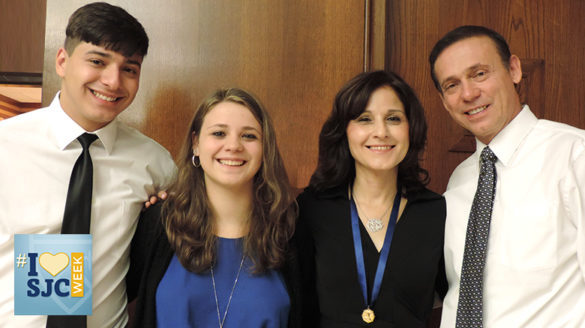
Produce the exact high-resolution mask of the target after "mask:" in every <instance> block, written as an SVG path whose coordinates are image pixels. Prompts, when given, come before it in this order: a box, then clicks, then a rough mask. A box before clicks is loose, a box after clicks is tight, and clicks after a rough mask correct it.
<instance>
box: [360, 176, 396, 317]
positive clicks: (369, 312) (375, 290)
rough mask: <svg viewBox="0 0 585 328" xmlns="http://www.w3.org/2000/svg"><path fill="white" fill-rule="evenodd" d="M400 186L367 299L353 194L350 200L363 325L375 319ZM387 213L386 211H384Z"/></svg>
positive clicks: (362, 256)
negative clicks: (361, 298) (363, 307)
mask: <svg viewBox="0 0 585 328" xmlns="http://www.w3.org/2000/svg"><path fill="white" fill-rule="evenodd" d="M400 198H401V194H400V186H399V185H398V186H396V195H395V196H394V202H393V204H392V212H391V214H390V217H389V218H388V229H386V234H385V236H384V244H383V245H382V249H381V251H380V257H379V258H378V264H377V266H376V275H375V276H374V284H373V286H372V293H371V295H370V297H369V298H368V287H367V279H366V265H365V263H364V253H363V249H362V238H361V236H360V228H359V220H360V219H359V216H358V212H357V207H356V203H357V202H355V201H354V200H355V194H354V195H352V197H351V198H350V208H351V233H352V236H353V248H354V251H355V260H356V266H357V274H358V282H359V284H360V287H361V290H362V296H363V297H364V305H365V309H364V310H363V311H362V320H363V321H364V322H365V323H368V324H369V323H372V322H374V320H375V319H376V315H375V313H374V310H373V309H372V307H373V305H374V303H375V302H376V300H377V299H378V294H379V293H380V289H381V287H382V278H383V277H384V272H385V271H386V264H387V262H388V256H389V254H390V245H391V244H392V236H393V234H394V228H395V227H396V221H397V220H398V208H399V207H400ZM386 211H388V210H386Z"/></svg>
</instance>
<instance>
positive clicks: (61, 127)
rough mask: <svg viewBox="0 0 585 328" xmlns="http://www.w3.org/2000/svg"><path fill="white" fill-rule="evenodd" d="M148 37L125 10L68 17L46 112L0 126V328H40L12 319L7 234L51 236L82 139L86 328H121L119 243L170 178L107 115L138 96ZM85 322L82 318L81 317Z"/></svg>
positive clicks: (41, 319) (162, 159)
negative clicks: (88, 298) (89, 270)
mask: <svg viewBox="0 0 585 328" xmlns="http://www.w3.org/2000/svg"><path fill="white" fill-rule="evenodd" d="M147 50H148V37H147V35H146V32H145V31H144V28H143V27H142V25H141V24H140V23H139V22H138V21H137V20H136V19H135V18H134V17H132V16H131V15H130V14H128V13H127V12H126V11H125V10H123V9H122V8H119V7H115V6H111V5H109V4H106V3H92V4H88V5H86V6H84V7H81V8H79V9H78V10H77V11H75V13H73V15H72V16H71V17H70V20H69V23H68V25H67V30H66V39H65V45H64V47H63V48H61V49H59V51H58V53H57V58H56V71H57V74H59V76H60V77H61V79H62V83H61V90H60V92H59V93H58V94H57V95H56V97H55V99H54V100H53V102H52V103H51V105H50V106H49V107H46V108H42V109H39V110H36V111H33V112H30V113H27V114H23V115H20V116H17V117H15V118H11V119H8V120H5V121H2V122H0V202H1V205H0V267H1V268H3V269H2V271H0V288H1V289H2V290H3V292H2V293H1V294H0V322H2V325H4V326H6V327H45V325H46V321H47V317H46V316H15V315H14V312H13V308H14V305H13V303H14V295H13V290H14V271H13V268H14V259H13V256H14V255H13V252H14V250H13V246H14V234H58V233H60V231H61V228H62V223H63V218H64V209H65V203H66V198H67V195H68V186H69V179H70V176H71V174H72V168H73V167H74V164H75V162H76V160H77V158H78V157H79V156H80V153H81V152H82V151H81V149H82V146H81V145H80V142H79V141H78V140H77V138H78V137H79V136H80V135H82V134H84V133H90V134H94V135H96V136H97V139H96V140H95V141H93V143H91V145H90V146H89V153H90V154H91V160H92V162H93V197H92V198H91V225H90V233H91V234H92V236H93V262H92V264H93V283H92V285H93V314H92V315H91V316H87V319H86V322H87V326H88V327H100V328H101V327H124V326H125V325H126V322H127V320H128V318H127V314H126V292H125V282H124V281H125V280H124V278H125V275H126V271H127V270H128V266H129V259H128V254H129V245H130V241H131V239H132V235H133V233H134V230H135V228H136V223H137V222H136V219H137V217H138V215H139V212H140V210H141V208H142V205H143V201H144V200H146V199H147V198H148V195H150V194H154V192H155V190H158V189H162V188H164V187H165V185H166V184H167V182H168V180H169V179H170V178H171V176H172V175H173V174H174V171H175V165H174V163H173V161H172V159H171V157H170V155H169V153H168V152H167V151H166V150H165V149H164V148H163V147H162V146H160V145H159V144H157V143H156V142H154V141H153V140H151V139H149V138H147V137H146V136H144V135H142V134H140V133H139V132H138V131H136V130H134V129H131V128H129V127H127V126H125V125H124V124H122V123H121V122H119V121H118V120H117V119H116V117H117V116H118V114H120V113H121V112H122V111H124V110H125V109H126V108H127V107H128V106H129V105H130V104H131V103H132V101H133V99H134V97H135V96H136V92H137V91H138V85H139V79H140V70H141V65H142V60H143V58H144V56H145V55H146V53H147ZM83 319H84V321H85V318H83Z"/></svg>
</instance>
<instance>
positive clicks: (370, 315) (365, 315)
mask: <svg viewBox="0 0 585 328" xmlns="http://www.w3.org/2000/svg"><path fill="white" fill-rule="evenodd" d="M375 318H376V316H375V315H374V311H372V310H371V309H370V308H367V309H365V310H364V312H362V320H364V322H365V323H372V322H374V319H375Z"/></svg>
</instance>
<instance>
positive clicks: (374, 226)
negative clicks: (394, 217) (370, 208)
mask: <svg viewBox="0 0 585 328" xmlns="http://www.w3.org/2000/svg"><path fill="white" fill-rule="evenodd" d="M397 192H398V191H397ZM353 199H355V203H356V205H357V207H358V209H359V210H360V212H362V213H364V215H365V216H366V217H367V216H368V215H367V214H366V212H364V210H363V209H362V207H361V206H360V203H359V201H358V199H357V197H356V196H355V193H353ZM390 207H392V203H390V205H389V206H388V208H386V210H385V211H384V213H382V215H381V217H385V216H386V213H388V210H390ZM366 221H367V224H366V227H367V228H368V229H369V230H370V231H371V232H377V231H380V230H382V228H384V222H382V220H380V219H378V218H366Z"/></svg>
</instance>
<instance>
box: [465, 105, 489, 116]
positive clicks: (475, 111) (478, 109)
mask: <svg viewBox="0 0 585 328" xmlns="http://www.w3.org/2000/svg"><path fill="white" fill-rule="evenodd" d="M486 108H487V105H485V106H481V107H478V108H476V109H472V110H470V111H469V112H467V114H468V115H474V114H477V113H479V112H481V111H483V110H484V109H486Z"/></svg>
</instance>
